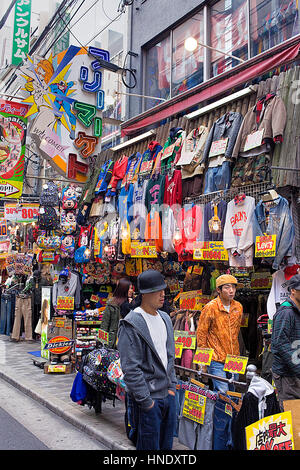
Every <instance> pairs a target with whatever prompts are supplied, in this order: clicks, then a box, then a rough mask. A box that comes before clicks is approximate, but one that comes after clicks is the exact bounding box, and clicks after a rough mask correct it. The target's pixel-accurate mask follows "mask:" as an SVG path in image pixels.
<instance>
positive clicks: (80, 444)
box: [0, 380, 106, 450]
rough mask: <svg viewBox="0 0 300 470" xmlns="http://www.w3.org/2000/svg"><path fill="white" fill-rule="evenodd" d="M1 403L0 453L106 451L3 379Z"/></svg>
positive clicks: (0, 392)
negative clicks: (10, 451)
mask: <svg viewBox="0 0 300 470" xmlns="http://www.w3.org/2000/svg"><path fill="white" fill-rule="evenodd" d="M0 403H1V405H2V406H1V407H0V436H1V438H0V450H106V447H104V446H103V445H102V444H101V443H100V442H98V441H96V440H94V439H91V438H89V437H88V436H87V435H86V434H85V433H83V432H81V431H80V430H78V429H76V428H75V427H74V426H72V425H71V424H69V423H67V422H66V421H65V420H64V419H62V418H60V417H59V416H57V415H55V414H54V413H52V411H50V410H48V409H47V408H46V407H44V406H42V405H40V404H39V403H37V402H36V401H34V400H32V399H31V398H30V397H27V396H26V395H25V394H23V393H22V392H20V391H18V390H17V389H16V388H14V387H12V386H11V385H9V384H7V383H6V382H4V381H3V380H0Z"/></svg>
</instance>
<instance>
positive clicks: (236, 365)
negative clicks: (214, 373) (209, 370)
mask: <svg viewBox="0 0 300 470" xmlns="http://www.w3.org/2000/svg"><path fill="white" fill-rule="evenodd" d="M247 364H248V357H244V356H232V355H231V354H227V356H226V360H225V364H224V368H223V370H225V371H226V372H232V373H233V374H244V373H245V371H246V367H247Z"/></svg>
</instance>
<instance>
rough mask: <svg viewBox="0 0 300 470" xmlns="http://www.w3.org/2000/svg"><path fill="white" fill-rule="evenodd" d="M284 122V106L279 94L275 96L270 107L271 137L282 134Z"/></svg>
mask: <svg viewBox="0 0 300 470" xmlns="http://www.w3.org/2000/svg"><path fill="white" fill-rule="evenodd" d="M285 124H286V107H285V104H284V102H283V100H282V98H281V97H280V96H276V97H275V101H274V106H273V109H272V132H273V138H274V139H275V138H276V137H279V136H283V133H284V129H285Z"/></svg>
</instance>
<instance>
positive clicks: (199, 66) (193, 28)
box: [172, 11, 204, 96]
mask: <svg viewBox="0 0 300 470" xmlns="http://www.w3.org/2000/svg"><path fill="white" fill-rule="evenodd" d="M189 37H193V38H194V39H196V40H197V41H198V42H202V43H203V42H204V22H203V12H202V11H201V12H200V13H198V14H197V15H195V16H193V17H192V18H190V19H189V20H187V21H186V22H185V23H183V24H182V25H180V26H178V27H177V28H176V29H174V31H173V45H172V56H173V57H172V96H175V95H178V94H179V93H182V92H183V91H185V90H188V89H189V88H192V87H194V86H196V85H198V84H199V83H202V82H203V61H204V53H203V47H201V46H198V47H197V48H196V49H195V50H194V51H193V52H190V51H188V50H186V48H185V40H186V39H187V38H189Z"/></svg>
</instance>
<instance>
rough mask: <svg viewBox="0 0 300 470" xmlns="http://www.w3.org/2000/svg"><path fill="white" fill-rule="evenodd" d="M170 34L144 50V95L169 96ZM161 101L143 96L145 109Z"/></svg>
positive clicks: (166, 97) (165, 97)
mask: <svg viewBox="0 0 300 470" xmlns="http://www.w3.org/2000/svg"><path fill="white" fill-rule="evenodd" d="M170 41H171V39H170V36H168V37H167V38H165V39H164V40H162V41H160V42H159V43H157V44H156V45H155V46H154V47H151V48H150V49H148V50H147V52H146V70H145V93H144V94H145V95H147V96H153V97H157V98H163V99H168V98H170V82H171V44H170ZM159 103H161V101H159V100H154V99H150V98H145V109H149V108H152V107H153V106H156V105H157V104H159Z"/></svg>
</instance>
